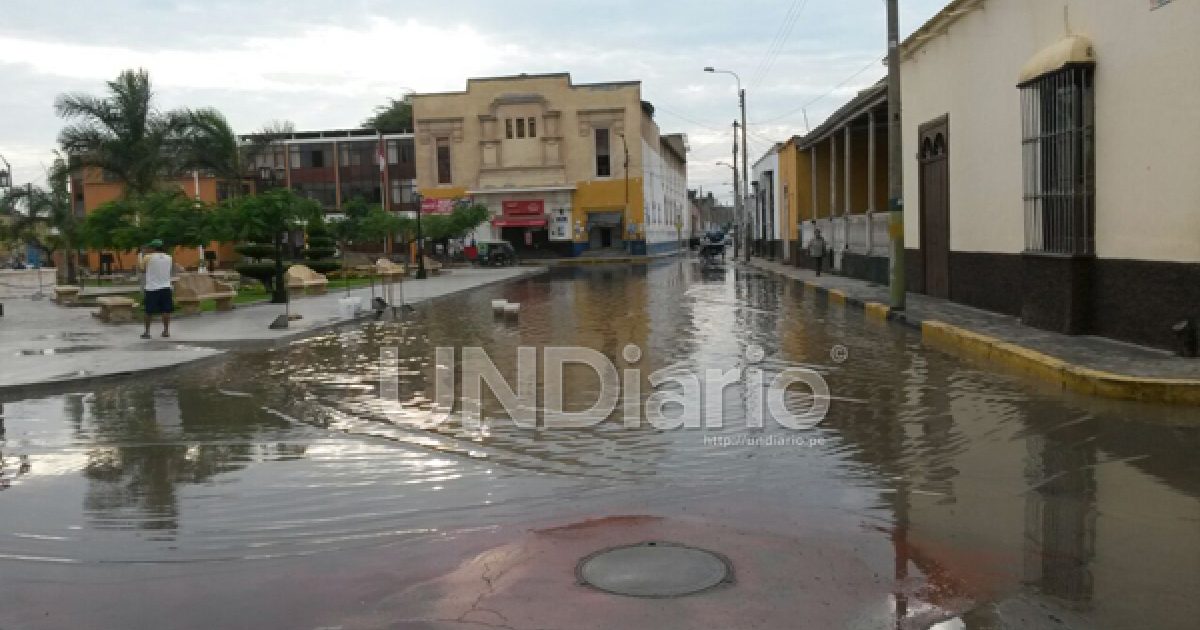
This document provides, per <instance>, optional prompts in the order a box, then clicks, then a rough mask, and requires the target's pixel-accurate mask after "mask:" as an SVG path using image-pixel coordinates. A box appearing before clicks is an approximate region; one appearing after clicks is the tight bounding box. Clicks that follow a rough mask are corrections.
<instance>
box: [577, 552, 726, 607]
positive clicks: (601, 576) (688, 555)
mask: <svg viewBox="0 0 1200 630" xmlns="http://www.w3.org/2000/svg"><path fill="white" fill-rule="evenodd" d="M576 572H577V574H578V578H579V581H580V583H582V584H587V585H588V586H592V587H594V588H598V589H600V590H602V591H605V592H608V593H614V594H616V595H629V596H631V597H679V596H682V595H690V594H692V593H699V592H700V591H704V590H707V589H710V588H713V587H714V586H718V585H720V584H723V583H727V582H732V581H733V568H732V567H731V566H730V564H729V561H728V560H726V559H725V558H724V557H722V556H720V555H717V554H715V553H713V552H711V551H705V550H703V549H697V548H695V547H687V546H684V545H677V544H674V543H666V542H645V543H641V544H638V545H630V546H628V547H615V548H613V549H605V550H603V551H598V552H596V553H594V554H592V555H590V556H588V557H586V558H584V559H583V560H581V561H580V562H579V566H578V568H577V569H576Z"/></svg>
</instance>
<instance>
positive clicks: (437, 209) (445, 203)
mask: <svg viewBox="0 0 1200 630" xmlns="http://www.w3.org/2000/svg"><path fill="white" fill-rule="evenodd" d="M454 201H455V200H454V199H430V198H429V197H426V198H424V199H422V200H421V214H450V213H451V212H454Z"/></svg>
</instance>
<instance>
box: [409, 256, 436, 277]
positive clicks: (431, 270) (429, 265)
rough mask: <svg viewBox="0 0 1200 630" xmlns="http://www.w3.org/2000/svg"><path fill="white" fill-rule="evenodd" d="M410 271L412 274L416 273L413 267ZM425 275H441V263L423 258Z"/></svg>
mask: <svg viewBox="0 0 1200 630" xmlns="http://www.w3.org/2000/svg"><path fill="white" fill-rule="evenodd" d="M412 271H413V273H416V267H414V268H413V269H412ZM425 273H427V274H429V275H431V276H440V275H442V263H440V262H438V261H436V260H434V259H432V258H430V257H428V256H426V257H425Z"/></svg>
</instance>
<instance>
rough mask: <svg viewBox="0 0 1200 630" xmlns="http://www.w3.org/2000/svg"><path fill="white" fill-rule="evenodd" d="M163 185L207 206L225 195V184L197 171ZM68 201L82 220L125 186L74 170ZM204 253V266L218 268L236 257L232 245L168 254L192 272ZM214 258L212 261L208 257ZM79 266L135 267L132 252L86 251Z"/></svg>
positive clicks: (99, 173)
mask: <svg viewBox="0 0 1200 630" xmlns="http://www.w3.org/2000/svg"><path fill="white" fill-rule="evenodd" d="M165 185H166V186H169V187H175V188H178V189H179V190H180V191H182V192H183V194H185V195H187V196H189V197H192V198H194V199H198V200H200V201H202V202H204V203H207V204H214V203H217V202H218V201H221V200H224V199H225V198H226V197H227V196H228V194H229V188H228V185H227V183H226V182H221V181H219V180H218V179H217V178H216V177H214V176H213V174H212V173H210V172H207V171H204V170H197V171H194V172H193V173H192V175H191V176H190V177H188V176H184V177H179V178H175V179H171V180H168V181H167V182H166V183H165ZM70 189H71V199H72V204H73V207H74V212H75V216H76V217H83V216H84V215H86V214H87V213H89V212H91V211H93V210H95V209H96V208H98V207H100V206H102V205H104V204H106V203H108V202H110V201H116V200H118V199H121V198H122V197H123V196H124V195H125V185H124V184H123V183H121V182H120V181H117V180H116V178H114V177H112V176H110V175H109V174H107V173H106V172H105V171H104V170H103V169H100V168H97V167H92V166H87V167H82V168H75V169H74V170H72V172H71V178H70ZM205 252H208V257H207V258H208V259H207V260H206V262H205V264H206V265H207V264H215V265H217V266H220V267H228V266H231V265H232V264H233V263H234V262H235V261H236V260H237V258H238V254H237V253H236V252H234V251H233V244H232V243H217V242H212V243H209V244H208V246H207V247H204V248H182V247H181V248H178V249H177V250H176V251H174V252H172V256H173V257H174V258H175V262H176V263H177V264H179V265H181V266H182V267H184V268H186V269H196V268H198V267H199V266H200V261H201V260H202V259H203V258H204V257H205ZM214 255H215V258H212V256H214ZM80 265H82V266H83V267H85V268H88V269H91V270H93V271H101V270H103V271H108V270H116V271H130V270H133V269H135V268H136V267H137V253H136V252H114V251H87V252H84V253H83V256H82V258H81V259H80Z"/></svg>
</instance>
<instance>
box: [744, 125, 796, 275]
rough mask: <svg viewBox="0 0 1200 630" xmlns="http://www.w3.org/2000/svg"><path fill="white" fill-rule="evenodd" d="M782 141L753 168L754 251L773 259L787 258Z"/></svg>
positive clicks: (752, 230)
mask: <svg viewBox="0 0 1200 630" xmlns="http://www.w3.org/2000/svg"><path fill="white" fill-rule="evenodd" d="M780 146H781V145H780V144H778V143H777V144H775V145H772V146H771V148H770V149H768V150H767V152H766V153H765V154H763V156H762V157H761V158H759V159H758V161H757V162H755V163H754V168H752V169H751V171H750V173H751V178H752V180H751V182H750V187H751V194H752V195H753V196H754V201H753V206H752V207H753V211H752V212H753V217H754V218H753V224H752V225H751V228H750V229H751V234H752V235H753V239H754V245H753V247H754V253H755V254H756V255H759V256H763V257H766V258H772V259H780V258H782V257H783V237H784V230H786V229H787V227H786V225H785V221H784V219H783V216H782V212H781V209H782V207H783V175H782V174H781V173H780V171H779V149H780Z"/></svg>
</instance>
